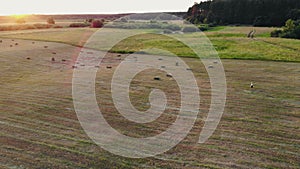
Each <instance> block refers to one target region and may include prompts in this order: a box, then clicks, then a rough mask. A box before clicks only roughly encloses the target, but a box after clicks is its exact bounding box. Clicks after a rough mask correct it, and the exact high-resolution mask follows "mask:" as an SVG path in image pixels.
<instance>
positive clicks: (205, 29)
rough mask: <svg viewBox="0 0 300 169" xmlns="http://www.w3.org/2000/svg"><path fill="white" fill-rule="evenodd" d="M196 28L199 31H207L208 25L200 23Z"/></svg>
mask: <svg viewBox="0 0 300 169" xmlns="http://www.w3.org/2000/svg"><path fill="white" fill-rule="evenodd" d="M198 29H199V30H201V31H207V30H208V29H209V27H208V25H200V26H198Z"/></svg>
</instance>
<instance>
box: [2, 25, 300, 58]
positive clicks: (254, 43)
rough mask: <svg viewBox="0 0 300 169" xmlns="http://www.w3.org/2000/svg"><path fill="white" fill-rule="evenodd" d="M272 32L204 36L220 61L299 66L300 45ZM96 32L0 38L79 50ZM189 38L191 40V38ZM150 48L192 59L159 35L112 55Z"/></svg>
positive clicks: (236, 30) (241, 30)
mask: <svg viewBox="0 0 300 169" xmlns="http://www.w3.org/2000/svg"><path fill="white" fill-rule="evenodd" d="M253 29H255V30H256V36H257V38H255V39H249V38H247V37H246V36H247V34H248V33H249V32H250V31H251V30H253ZM274 29H275V28H254V27H221V28H216V30H214V31H208V32H205V34H206V35H207V37H208V38H209V39H210V40H211V42H212V44H213V45H214V46H215V48H216V50H217V51H218V53H219V56H220V58H224V59H225V58H226V59H247V60H248V59H250V60H273V61H291V62H299V61H300V49H299V48H300V47H299V46H300V41H299V40H292V39H279V38H270V37H268V36H269V33H270V32H271V31H272V30H274ZM96 30H97V29H88V28H79V29H58V30H49V31H42V32H41V31H32V32H31V31H26V32H22V31H21V32H15V33H10V34H5V33H2V32H0V37H3V38H18V39H32V40H45V41H52V42H61V43H67V44H71V45H78V46H82V45H83V44H84V42H85V41H86V40H87V38H88V37H89V36H90V35H91V34H92V33H94V32H95V31H96ZM112 31H113V30H112ZM137 31H138V30H137ZM149 32H155V30H149ZM190 36H193V34H191V35H190ZM135 38H137V39H138V40H137V39H135ZM153 45H155V46H157V47H161V48H163V49H166V50H169V51H172V52H173V53H175V54H177V55H178V56H185V57H195V54H194V53H193V52H192V51H191V50H190V49H188V48H186V47H185V46H183V45H182V44H181V43H180V42H176V41H175V40H174V39H169V38H167V37H166V36H158V35H156V36H148V37H147V35H141V36H140V37H138V36H137V37H133V38H129V39H127V40H125V41H123V42H122V44H119V45H118V46H116V47H115V48H113V49H112V52H122V53H132V52H136V51H139V50H140V48H141V47H148V46H150V47H153ZM124 46H127V48H126V49H124V48H123V47H124ZM128 46H129V48H128ZM266 49H267V50H266Z"/></svg>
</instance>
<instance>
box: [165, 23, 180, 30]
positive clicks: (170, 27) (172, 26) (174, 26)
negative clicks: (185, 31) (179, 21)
mask: <svg viewBox="0 0 300 169" xmlns="http://www.w3.org/2000/svg"><path fill="white" fill-rule="evenodd" d="M163 28H164V29H169V30H172V31H179V30H181V27H180V26H179V25H175V24H166V25H165V26H163Z"/></svg>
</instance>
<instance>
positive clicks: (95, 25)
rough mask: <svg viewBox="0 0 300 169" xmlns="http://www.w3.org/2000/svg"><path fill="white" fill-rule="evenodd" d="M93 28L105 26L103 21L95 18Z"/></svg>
mask: <svg viewBox="0 0 300 169" xmlns="http://www.w3.org/2000/svg"><path fill="white" fill-rule="evenodd" d="M91 27H92V28H102V27H103V22H101V21H100V20H94V21H93V22H92V24H91Z"/></svg>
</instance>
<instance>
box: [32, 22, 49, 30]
mask: <svg viewBox="0 0 300 169" xmlns="http://www.w3.org/2000/svg"><path fill="white" fill-rule="evenodd" d="M33 26H34V27H36V28H37V29H48V28H51V27H52V26H51V25H48V24H39V23H37V24H34V25H33Z"/></svg>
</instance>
